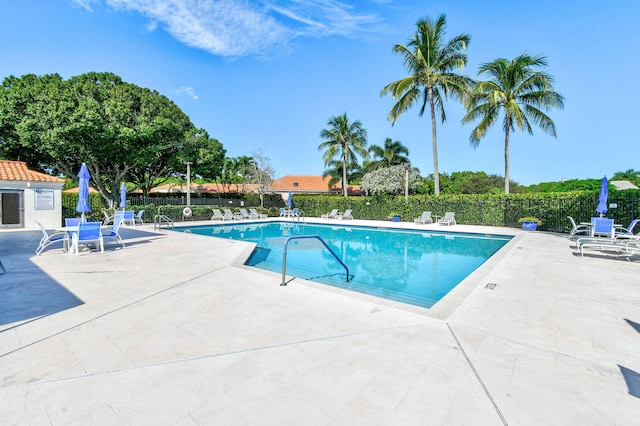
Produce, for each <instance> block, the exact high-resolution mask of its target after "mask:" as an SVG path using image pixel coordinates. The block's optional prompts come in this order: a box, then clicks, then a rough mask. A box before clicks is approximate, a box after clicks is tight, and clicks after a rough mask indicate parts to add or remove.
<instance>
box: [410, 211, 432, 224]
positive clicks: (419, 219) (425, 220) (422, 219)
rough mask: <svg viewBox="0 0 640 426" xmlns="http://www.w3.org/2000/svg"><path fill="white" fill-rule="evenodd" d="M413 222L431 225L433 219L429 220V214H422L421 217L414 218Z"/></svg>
mask: <svg viewBox="0 0 640 426" xmlns="http://www.w3.org/2000/svg"><path fill="white" fill-rule="evenodd" d="M413 222H414V223H421V224H423V225H425V224H427V223H433V219H431V212H422V216H420V217H416V218H415V219H414V221H413Z"/></svg>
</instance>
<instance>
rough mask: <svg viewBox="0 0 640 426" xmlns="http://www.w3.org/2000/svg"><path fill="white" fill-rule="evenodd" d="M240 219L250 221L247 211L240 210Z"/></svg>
mask: <svg viewBox="0 0 640 426" xmlns="http://www.w3.org/2000/svg"><path fill="white" fill-rule="evenodd" d="M240 219H251V215H250V214H249V212H248V211H247V209H240Z"/></svg>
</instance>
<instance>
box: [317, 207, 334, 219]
mask: <svg viewBox="0 0 640 426" xmlns="http://www.w3.org/2000/svg"><path fill="white" fill-rule="evenodd" d="M337 214H338V209H333V210H331V212H329V213H324V214H321V215H320V218H321V219H335V218H336V215H337Z"/></svg>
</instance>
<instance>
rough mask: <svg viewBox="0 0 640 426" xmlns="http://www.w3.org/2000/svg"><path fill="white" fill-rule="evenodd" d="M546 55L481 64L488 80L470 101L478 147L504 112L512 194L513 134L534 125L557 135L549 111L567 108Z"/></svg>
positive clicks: (470, 118) (466, 119) (478, 86)
mask: <svg viewBox="0 0 640 426" xmlns="http://www.w3.org/2000/svg"><path fill="white" fill-rule="evenodd" d="M547 66H548V63H547V60H546V58H545V57H544V56H539V55H538V56H531V55H528V54H526V53H525V54H522V55H520V56H518V57H516V58H514V59H512V60H511V61H509V60H507V59H504V58H499V59H496V60H494V61H492V62H487V63H484V64H482V65H481V66H480V70H479V71H478V75H486V76H487V77H488V80H486V81H480V82H478V83H476V85H475V87H474V89H473V91H472V92H471V94H470V96H469V97H468V98H467V100H466V107H467V113H466V115H465V116H464V118H463V119H462V122H463V123H469V122H472V121H476V120H480V121H479V123H478V124H477V126H476V127H475V128H474V129H473V131H472V132H471V136H470V137H469V141H470V142H471V145H473V146H474V147H477V146H478V144H479V143H480V139H482V138H483V137H484V136H485V135H486V134H487V131H488V130H489V129H490V128H491V126H493V124H495V122H496V121H498V118H499V117H500V114H501V113H502V115H503V121H502V129H503V131H504V192H505V193H506V194H508V193H509V136H510V134H511V132H512V131H515V129H516V127H517V128H518V129H520V130H526V131H527V132H528V133H529V134H530V135H531V134H533V128H532V124H533V125H537V126H538V127H540V128H541V129H542V130H543V131H544V132H546V133H548V134H550V135H551V136H553V137H556V126H555V124H554V123H553V121H552V120H551V118H550V117H549V116H548V115H547V114H546V113H545V111H548V110H549V109H551V108H563V107H564V98H563V97H562V95H560V94H559V93H557V92H556V91H554V89H553V77H552V76H551V75H550V74H549V73H548V72H546V68H547Z"/></svg>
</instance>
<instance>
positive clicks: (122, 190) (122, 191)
mask: <svg viewBox="0 0 640 426" xmlns="http://www.w3.org/2000/svg"><path fill="white" fill-rule="evenodd" d="M120 207H122V208H123V209H124V208H126V207H127V187H126V186H125V185H124V182H122V185H120Z"/></svg>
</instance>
